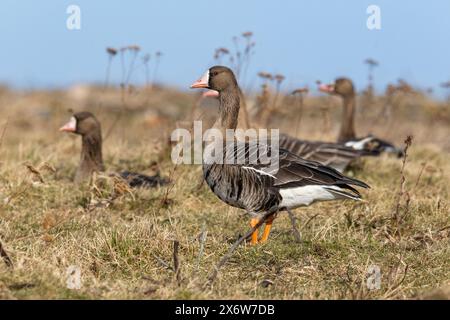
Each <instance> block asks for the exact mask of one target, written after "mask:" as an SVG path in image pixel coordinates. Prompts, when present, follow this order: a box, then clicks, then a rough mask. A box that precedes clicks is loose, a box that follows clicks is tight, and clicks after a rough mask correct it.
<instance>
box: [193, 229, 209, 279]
mask: <svg viewBox="0 0 450 320" xmlns="http://www.w3.org/2000/svg"><path fill="white" fill-rule="evenodd" d="M207 236H208V231H207V230H206V223H205V222H203V226H202V233H201V234H200V239H199V240H200V249H199V252H198V256H197V264H196V267H195V271H196V272H197V271H198V269H199V268H200V262H201V260H202V257H203V252H204V249H205V241H206V237H207Z"/></svg>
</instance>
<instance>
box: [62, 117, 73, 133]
mask: <svg viewBox="0 0 450 320" xmlns="http://www.w3.org/2000/svg"><path fill="white" fill-rule="evenodd" d="M59 130H60V131H67V132H75V131H77V119H76V118H75V117H74V116H72V117H71V118H70V120H69V122H67V123H66V124H65V125H64V126H62V127H61V128H60V129H59Z"/></svg>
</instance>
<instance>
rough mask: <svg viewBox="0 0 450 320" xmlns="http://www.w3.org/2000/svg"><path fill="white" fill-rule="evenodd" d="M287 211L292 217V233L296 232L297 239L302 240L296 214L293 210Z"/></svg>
mask: <svg viewBox="0 0 450 320" xmlns="http://www.w3.org/2000/svg"><path fill="white" fill-rule="evenodd" d="M287 212H288V214H289V218H290V219H291V225H292V233H293V234H294V237H295V241H297V242H301V241H302V236H301V234H300V232H299V231H298V229H297V223H296V220H297V219H296V218H295V216H294V214H293V213H292V211H291V210H289V209H287Z"/></svg>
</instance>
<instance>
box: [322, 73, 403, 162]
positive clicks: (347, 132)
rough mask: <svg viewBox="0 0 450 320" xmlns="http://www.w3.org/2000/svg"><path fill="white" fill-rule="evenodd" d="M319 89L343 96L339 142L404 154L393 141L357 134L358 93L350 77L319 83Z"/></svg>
mask: <svg viewBox="0 0 450 320" xmlns="http://www.w3.org/2000/svg"><path fill="white" fill-rule="evenodd" d="M319 90H320V91H322V92H325V93H328V94H333V95H338V96H339V97H341V98H342V104H343V110H342V121H341V128H340V131H339V135H338V138H337V142H338V143H342V144H344V145H345V146H347V147H350V148H353V149H355V150H365V151H368V152H374V155H376V153H378V154H381V153H389V154H394V155H396V156H398V157H402V156H403V151H402V150H401V149H399V148H397V147H395V146H394V145H393V144H392V143H390V142H388V141H385V140H382V139H380V138H377V137H375V136H373V135H368V136H365V137H362V138H357V137H356V134H355V108H356V94H355V88H354V85H353V82H352V80H350V79H348V78H344V77H342V78H337V79H336V80H335V82H334V83H331V84H319Z"/></svg>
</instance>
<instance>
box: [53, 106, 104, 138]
mask: <svg viewBox="0 0 450 320" xmlns="http://www.w3.org/2000/svg"><path fill="white" fill-rule="evenodd" d="M59 130H60V131H65V132H72V133H75V134H79V135H81V136H87V135H100V134H101V129H100V122H99V121H98V120H97V118H95V116H94V115H93V114H92V113H90V112H87V111H84V112H77V113H74V114H73V116H72V117H71V118H70V120H69V122H67V123H66V124H65V125H63V126H62V127H61V128H59Z"/></svg>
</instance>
